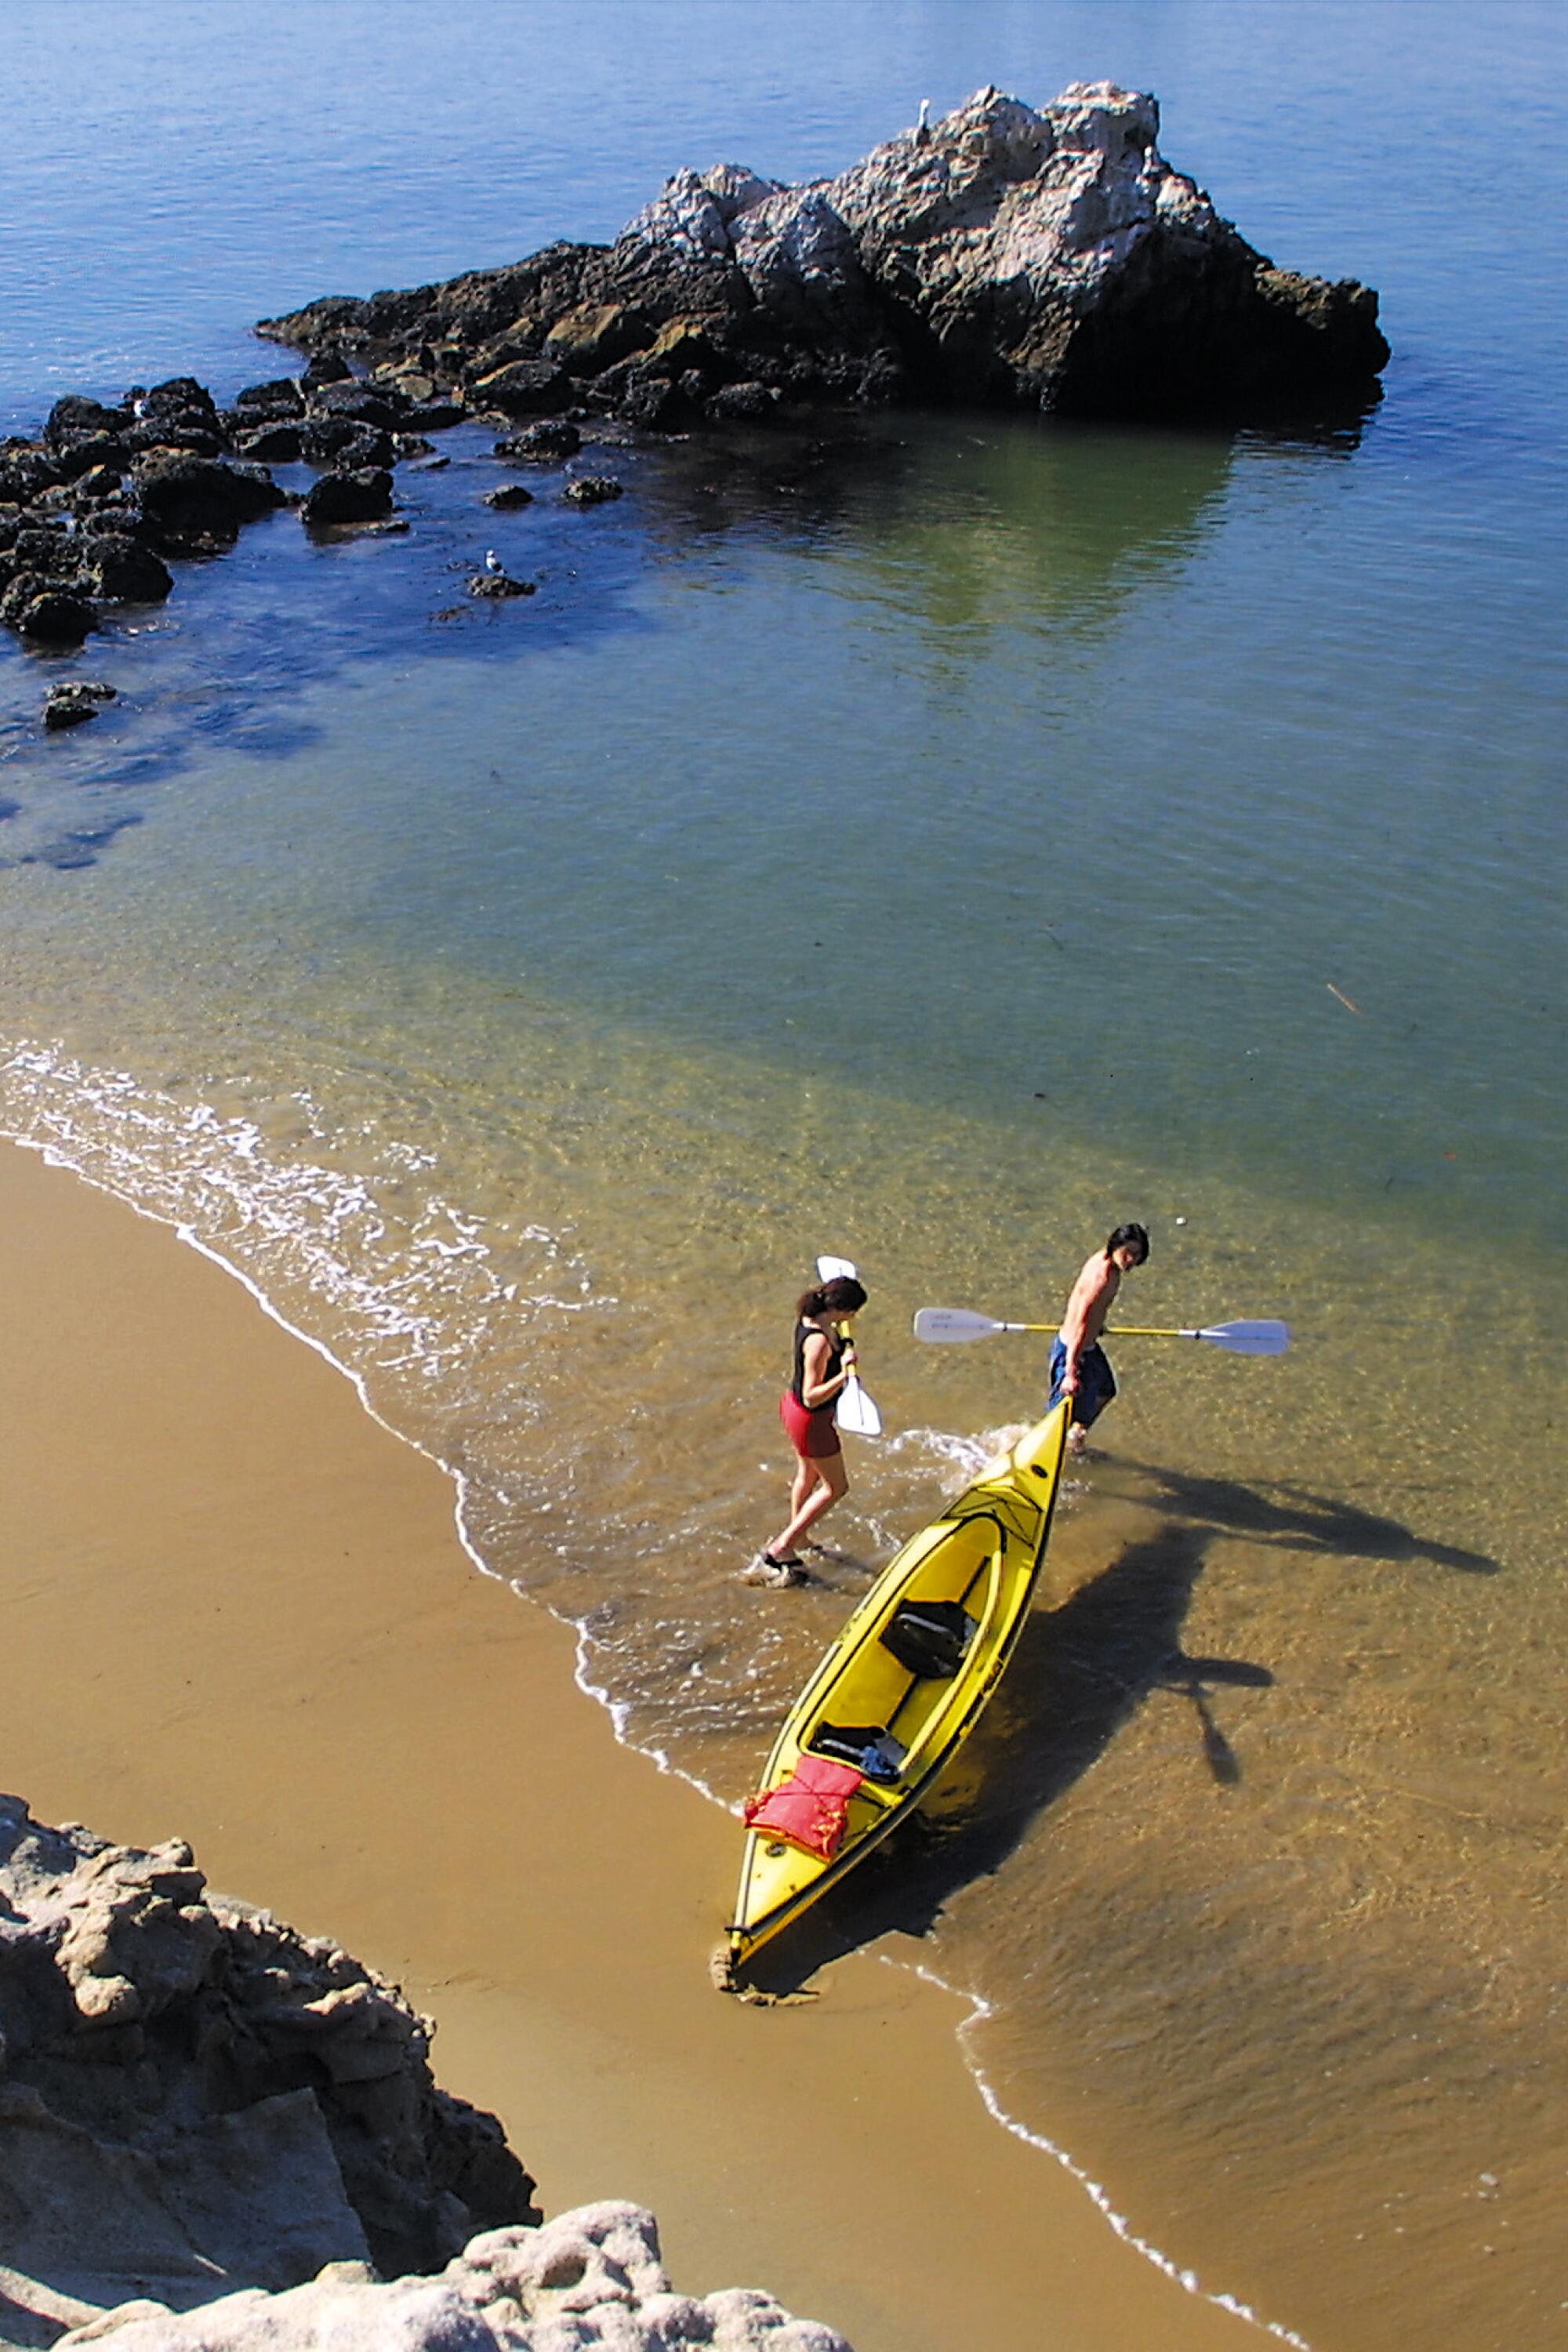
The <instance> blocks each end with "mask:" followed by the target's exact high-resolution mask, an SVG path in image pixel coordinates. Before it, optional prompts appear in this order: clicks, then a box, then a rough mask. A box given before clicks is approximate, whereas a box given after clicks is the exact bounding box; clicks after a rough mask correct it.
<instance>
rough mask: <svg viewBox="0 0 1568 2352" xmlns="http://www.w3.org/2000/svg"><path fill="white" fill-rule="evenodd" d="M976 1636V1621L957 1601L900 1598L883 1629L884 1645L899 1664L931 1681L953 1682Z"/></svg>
mask: <svg viewBox="0 0 1568 2352" xmlns="http://www.w3.org/2000/svg"><path fill="white" fill-rule="evenodd" d="M973 1638H974V1620H973V1617H969V1616H966V1615H965V1613H964V1612H963V1607H962V1606H961V1605H960V1603H959V1602H958V1601H900V1603H899V1606H898V1607H897V1608H896V1609H895V1610H894V1612H893V1613H892V1615H891V1617H890V1618H889V1621H888V1622H887V1624H886V1625H885V1626H884V1627H883V1629H882V1646H883V1648H884V1649H886V1650H890V1651H891V1652H892V1654H893V1655H894V1657H895V1658H897V1660H898V1662H899V1664H900V1666H907V1667H908V1668H909V1670H910V1674H911V1675H922V1676H924V1677H925V1678H926V1679H927V1680H929V1681H931V1682H950V1681H951V1680H952V1676H953V1675H955V1674H956V1673H957V1672H958V1670H959V1668H960V1666H961V1665H962V1664H963V1654H964V1652H965V1651H966V1650H967V1649H968V1647H969V1644H970V1643H971V1642H972V1641H973Z"/></svg>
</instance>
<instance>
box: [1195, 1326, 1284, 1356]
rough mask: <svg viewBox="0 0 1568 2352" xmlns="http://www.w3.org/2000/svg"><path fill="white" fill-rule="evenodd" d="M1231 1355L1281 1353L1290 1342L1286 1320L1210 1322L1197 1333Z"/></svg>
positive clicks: (1273, 1354) (1279, 1354) (1200, 1337)
mask: <svg viewBox="0 0 1568 2352" xmlns="http://www.w3.org/2000/svg"><path fill="white" fill-rule="evenodd" d="M1198 1338H1199V1339H1211V1340H1212V1341H1213V1342H1214V1344H1215V1347H1216V1348H1228V1349H1230V1352H1231V1354H1232V1355H1233V1356H1282V1355H1283V1354H1284V1353H1285V1350H1286V1349H1287V1348H1288V1347H1289V1345H1290V1326H1289V1323H1211V1324H1210V1325H1208V1326H1207V1328H1205V1329H1204V1330H1202V1331H1200V1332H1199V1333H1198Z"/></svg>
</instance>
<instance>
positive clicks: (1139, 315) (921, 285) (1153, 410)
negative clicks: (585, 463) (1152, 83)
mask: <svg viewBox="0 0 1568 2352" xmlns="http://www.w3.org/2000/svg"><path fill="white" fill-rule="evenodd" d="M1158 131H1159V108H1158V106H1157V104H1156V102H1155V100H1153V99H1152V97H1150V96H1148V95H1146V94H1143V93H1140V92H1136V91H1131V90H1124V89H1117V88H1116V87H1115V85H1114V84H1112V83H1110V82H1094V83H1085V82H1075V83H1073V84H1072V85H1071V87H1070V88H1069V89H1066V90H1064V91H1063V93H1062V95H1061V96H1060V98H1058V100H1055V101H1054V103H1052V104H1051V105H1049V106H1047V107H1046V108H1045V109H1044V110H1041V111H1038V112H1037V111H1036V110H1035V109H1034V108H1032V107H1029V106H1026V105H1025V104H1024V103H1023V102H1022V101H1021V100H1018V99H1015V98H1007V97H1004V96H1003V95H1002V94H1001V93H1000V92H999V91H997V90H995V89H984V90H981V91H979V92H978V93H977V94H976V95H975V96H974V97H973V98H972V99H971V100H969V101H968V102H967V104H965V105H963V106H962V107H959V108H958V109H956V110H955V111H954V112H952V114H949V115H947V116H946V117H944V118H943V120H942V121H940V122H937V123H935V124H932V125H930V126H925V125H921V126H920V127H918V128H917V129H915V130H913V131H906V132H904V133H902V134H900V137H898V138H897V139H894V140H890V141H889V142H888V143H887V144H886V145H885V146H882V147H879V148H878V149H877V150H876V151H875V152H874V153H872V154H871V155H869V156H868V157H867V158H866V160H865V161H864V162H863V163H858V164H857V165H856V166H855V167H854V169H853V170H851V171H848V172H846V173H842V174H841V175H840V176H839V177H838V178H837V179H834V180H825V181H816V182H812V183H809V184H806V185H804V186H799V187H785V186H782V185H781V184H779V183H778V182H776V181H772V180H765V179H763V178H762V177H760V176H759V175H758V174H757V173H754V172H752V171H750V170H748V169H746V168H745V167H744V166H742V165H740V164H732V163H731V164H721V165H719V166H718V167H717V168H716V169H714V170H711V171H709V172H704V173H696V172H691V171H684V172H679V173H677V174H676V176H675V178H674V179H672V180H671V181H670V182H669V183H668V185H667V187H666V188H665V190H664V193H663V194H661V195H660V196H659V197H658V198H657V199H656V201H655V202H654V203H653V204H651V205H647V207H646V209H645V210H644V211H642V212H640V213H638V214H637V216H636V217H635V219H633V220H632V221H630V222H629V223H628V224H627V226H626V228H625V230H624V231H623V232H622V234H621V236H619V237H618V238H617V239H616V243H615V244H614V245H613V246H588V245H568V244H560V245H553V246H550V247H546V248H545V250H544V251H542V252H541V253H537V254H535V255H533V256H532V257H531V258H530V259H528V260H525V261H520V262H517V263H514V264H512V265H511V266H510V267H509V268H501V269H492V270H482V271H479V272H476V273H472V274H469V275H468V276H465V277H462V278H452V279H449V280H448V281H447V282H446V283H445V284H443V285H438V286H426V287H416V288H413V289H407V290H405V291H403V292H399V293H385V294H376V295H372V296H371V297H369V298H368V299H364V300H356V299H352V298H348V297H343V296H331V297H328V298H327V299H324V300H321V301H319V302H313V303H311V304H310V305H309V306H308V307H307V308H306V309H304V310H296V311H293V312H290V313H289V315H288V316H286V317H283V318H278V319H270V320H263V321H262V323H261V326H260V328H259V332H261V333H262V334H265V335H270V336H272V337H274V338H276V339H277V340H278V341H282V342H289V343H293V344H297V345H299V346H300V348H302V349H305V350H308V351H316V352H321V351H326V350H337V349H345V350H352V351H354V352H359V353H362V354H363V355H364V357H365V359H366V360H368V361H369V362H371V363H372V373H373V375H374V377H375V378H376V379H377V380H378V381H381V382H383V383H387V384H389V385H393V386H398V385H401V386H402V387H403V388H404V389H405V390H406V391H408V392H411V393H415V394H417V396H418V397H420V398H422V399H426V400H427V399H430V398H432V397H434V396H435V395H437V394H447V395H448V396H454V395H455V396H456V397H458V399H460V400H461V401H463V402H466V403H467V404H468V405H470V406H472V407H478V408H480V409H485V408H489V409H492V410H494V411H496V412H498V413H501V414H504V415H510V416H522V415H549V414H552V413H556V412H558V411H559V410H561V409H562V408H563V407H566V406H568V405H571V404H574V403H576V404H582V405H584V406H586V407H588V408H590V409H594V408H597V409H600V410H605V409H609V410H613V411H615V412H616V414H618V415H623V416H625V417H626V418H627V419H629V420H630V421H632V422H636V423H642V424H645V425H655V426H660V425H670V424H674V423H679V422H681V421H685V420H687V419H689V418H690V417H692V416H694V415H698V414H700V413H704V412H707V411H709V410H713V409H716V410H717V412H718V413H719V414H723V413H725V410H726V407H728V409H729V411H730V413H735V409H736V405H737V404H735V402H734V400H733V394H734V391H735V390H736V388H738V387H742V386H744V387H750V388H752V389H753V391H754V393H755V394H759V395H767V394H772V395H773V398H774V399H775V400H776V399H777V398H779V397H781V396H782V397H783V398H784V399H785V400H788V401H794V402H803V401H817V400H835V401H842V400H850V401H858V402H872V401H882V402H885V401H892V400H931V399H942V400H966V401H981V402H992V403H995V402H1002V403H1006V404H1027V405H1030V406H1035V407H1039V408H1042V409H1046V410H1049V411H1053V412H1056V413H1058V414H1070V415H1117V416H1166V415H1218V416H1223V417H1226V418H1243V417H1249V416H1252V417H1255V416H1258V415H1266V414H1268V413H1270V412H1278V411H1286V412H1294V413H1297V414H1299V415H1310V414H1312V413H1314V412H1321V411H1324V410H1328V409H1332V408H1333V407H1335V406H1336V405H1342V404H1345V403H1347V402H1350V403H1354V402H1357V401H1364V400H1365V399H1366V398H1367V397H1368V396H1369V395H1370V394H1371V393H1372V391H1373V386H1374V380H1375V377H1376V374H1377V372H1378V370H1379V369H1380V368H1381V367H1382V366H1383V364H1384V362H1385V360H1386V359H1387V357H1388V347H1387V345H1386V343H1385V342H1384V339H1383V337H1382V335H1381V334H1380V333H1379V331H1378V328H1377V323H1376V321H1377V298H1376V296H1375V295H1374V294H1373V293H1372V292H1371V291H1370V290H1369V289H1367V288H1366V287H1363V286H1361V285H1358V284H1356V283H1355V282H1353V281H1351V280H1342V281H1341V282H1339V283H1338V284H1333V285H1331V284H1328V283H1326V282H1325V281H1323V280H1321V279H1319V278H1302V277H1299V276H1297V275H1295V274H1294V273H1293V272H1290V271H1288V270H1281V269H1277V268H1275V267H1274V266H1273V264H1272V263H1271V262H1269V261H1268V260H1267V259H1266V258H1265V257H1263V256H1262V255H1260V254H1258V253H1257V252H1255V251H1254V249H1253V248H1252V247H1250V246H1249V245H1248V244H1247V241H1246V240H1245V238H1243V237H1242V236H1240V235H1239V234H1238V232H1237V230H1236V229H1235V228H1233V227H1232V226H1230V224H1229V223H1228V222H1226V221H1225V220H1222V219H1221V217H1220V216H1219V215H1218V214H1217V213H1216V212H1215V208H1214V206H1213V205H1212V204H1211V203H1210V201H1209V199H1208V197H1207V196H1206V195H1205V194H1204V193H1203V191H1202V190H1201V189H1200V188H1198V187H1197V186H1196V185H1195V184H1194V182H1193V181H1192V180H1190V179H1187V178H1185V177H1184V175H1183V174H1182V173H1179V172H1176V171H1173V169H1172V168H1171V166H1170V165H1169V164H1168V163H1166V162H1165V161H1164V159H1163V157H1162V156H1161V154H1160V152H1159V150H1158V148H1157V146H1156V144H1155V141H1156V137H1157V134H1158ZM739 407H740V413H742V414H746V413H750V414H752V415H760V414H763V413H765V407H764V401H763V398H759V397H753V398H752V400H751V401H750V403H749V404H748V403H746V402H742V403H741V404H739Z"/></svg>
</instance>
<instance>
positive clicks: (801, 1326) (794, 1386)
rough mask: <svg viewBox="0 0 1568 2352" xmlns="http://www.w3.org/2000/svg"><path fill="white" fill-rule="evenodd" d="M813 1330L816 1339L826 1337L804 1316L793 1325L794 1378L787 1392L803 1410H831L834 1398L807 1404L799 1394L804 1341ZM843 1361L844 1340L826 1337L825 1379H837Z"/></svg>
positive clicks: (803, 1361) (802, 1377) (803, 1365)
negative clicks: (824, 1401) (824, 1402)
mask: <svg viewBox="0 0 1568 2352" xmlns="http://www.w3.org/2000/svg"><path fill="white" fill-rule="evenodd" d="M814 1332H816V1336H817V1338H818V1339H824V1338H826V1333H825V1332H820V1331H817V1327H816V1324H815V1323H807V1322H806V1321H805V1318H804V1317H803V1318H802V1319H801V1321H800V1322H798V1323H797V1324H796V1325H795V1378H794V1380H793V1381H791V1382H790V1384H789V1392H790V1394H791V1396H792V1397H794V1399H795V1402H796V1404H798V1405H799V1406H800V1407H801V1409H802V1411H803V1412H832V1411H833V1408H834V1405H835V1402H837V1400H836V1399H834V1398H832V1397H829V1399H828V1401H827V1402H826V1404H809V1405H808V1404H807V1403H806V1402H805V1398H804V1397H803V1396H802V1394H801V1392H800V1391H801V1386H802V1383H803V1382H804V1381H805V1343H806V1341H807V1339H810V1338H811V1337H812V1335H813V1333H814ZM843 1361H844V1342H843V1340H842V1339H837V1338H834V1339H828V1341H827V1373H826V1377H827V1379H828V1380H830V1381H832V1380H837V1377H838V1367H839V1366H840V1364H842V1362H843Z"/></svg>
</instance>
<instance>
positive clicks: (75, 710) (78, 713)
mask: <svg viewBox="0 0 1568 2352" xmlns="http://www.w3.org/2000/svg"><path fill="white" fill-rule="evenodd" d="M115 693H116V689H115V688H113V687H112V686H103V685H100V684H98V683H95V682H92V681H89V680H87V679H83V680H81V681H80V682H79V683H73V684H72V685H69V686H51V687H50V688H49V694H48V699H47V702H46V703H45V705H44V725H45V726H46V727H47V729H48V730H50V732H51V733H53V734H58V732H59V730H61V729H62V728H66V727H79V726H81V724H82V723H83V721H84V720H85V719H96V718H97V717H98V714H99V710H100V707H101V706H102V705H103V704H104V703H106V702H112V701H113V700H114V698H115Z"/></svg>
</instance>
